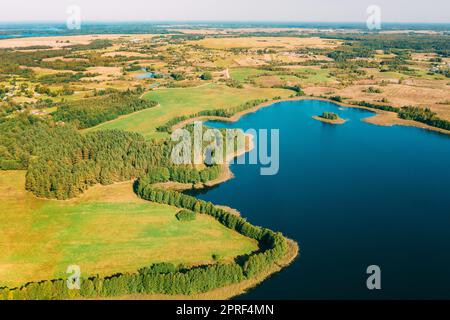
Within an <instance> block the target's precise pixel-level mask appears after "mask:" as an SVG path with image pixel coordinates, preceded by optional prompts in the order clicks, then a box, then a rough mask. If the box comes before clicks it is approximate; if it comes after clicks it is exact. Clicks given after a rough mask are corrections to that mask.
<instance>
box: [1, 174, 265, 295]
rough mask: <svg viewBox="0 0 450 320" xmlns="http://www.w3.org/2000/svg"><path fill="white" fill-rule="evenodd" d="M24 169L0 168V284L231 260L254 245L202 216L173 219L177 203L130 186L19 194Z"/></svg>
mask: <svg viewBox="0 0 450 320" xmlns="http://www.w3.org/2000/svg"><path fill="white" fill-rule="evenodd" d="M24 181H25V172H23V171H6V172H5V171H3V172H0V215H1V216H0V248H1V250H0V287H1V286H3V285H7V286H16V285H20V284H23V283H26V282H28V281H39V280H45V279H53V278H59V277H65V276H66V274H65V271H66V270H67V267H68V266H69V265H72V264H75V265H79V266H80V267H81V271H82V275H83V276H86V275H95V274H100V275H105V276H107V275H112V274H114V273H118V272H133V271H136V270H137V269H139V268H140V267H143V266H147V265H149V264H152V263H157V262H173V263H177V264H178V263H184V264H188V265H197V264H203V263H211V262H213V259H212V255H213V254H218V255H219V256H220V257H221V259H224V260H229V259H232V258H234V257H236V256H238V255H240V254H245V253H249V252H251V251H254V250H256V249H257V243H256V242H255V241H253V240H251V239H248V238H246V237H244V236H242V235H240V234H238V233H237V232H234V231H231V230H229V229H227V228H226V227H224V226H222V225H221V224H220V223H218V222H217V221H215V220H214V219H212V218H210V217H208V216H202V215H199V216H198V217H197V220H196V221H192V222H184V223H183V222H179V221H178V220H177V219H176V218H175V214H176V213H177V212H178V209H177V208H174V207H170V206H164V205H159V204H155V203H150V202H147V201H144V200H142V199H139V198H138V197H137V196H136V195H135V194H134V193H133V191H132V183H131V182H126V183H120V184H115V185H111V186H106V187H105V186H95V187H93V188H91V189H89V190H88V191H87V192H86V193H85V194H83V195H82V196H81V197H80V198H77V199H73V200H70V201H56V200H43V199H37V198H35V197H34V196H33V195H31V194H30V193H28V192H25V191H24Z"/></svg>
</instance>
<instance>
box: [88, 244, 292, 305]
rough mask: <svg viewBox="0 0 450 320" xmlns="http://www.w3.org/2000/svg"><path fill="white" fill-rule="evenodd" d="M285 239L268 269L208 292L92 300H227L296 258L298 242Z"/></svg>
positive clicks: (245, 290)
mask: <svg viewBox="0 0 450 320" xmlns="http://www.w3.org/2000/svg"><path fill="white" fill-rule="evenodd" d="M286 240H287V245H288V248H287V250H286V255H285V256H284V257H283V258H282V259H281V260H280V261H279V262H278V263H275V264H274V265H273V266H272V267H270V268H269V269H268V270H266V271H264V272H262V273H260V274H258V275H257V276H255V277H254V278H252V279H247V280H244V281H241V282H238V283H234V284H231V285H228V286H225V287H222V288H217V289H214V290H211V291H208V292H204V293H198V294H194V295H164V294H153V295H139V294H136V295H126V296H119V297H112V298H103V299H94V300H113V299H114V300H229V299H232V298H234V297H237V296H240V295H242V294H245V293H247V292H248V291H249V290H251V289H253V288H255V287H256V286H258V285H259V284H261V283H262V282H264V281H265V280H266V279H268V278H270V277H271V276H273V275H274V274H276V273H278V272H280V271H281V270H283V269H284V268H286V267H288V266H289V265H291V264H292V263H293V262H294V261H295V260H296V258H297V257H298V256H299V247H298V244H297V242H295V241H294V240H291V239H287V238H286Z"/></svg>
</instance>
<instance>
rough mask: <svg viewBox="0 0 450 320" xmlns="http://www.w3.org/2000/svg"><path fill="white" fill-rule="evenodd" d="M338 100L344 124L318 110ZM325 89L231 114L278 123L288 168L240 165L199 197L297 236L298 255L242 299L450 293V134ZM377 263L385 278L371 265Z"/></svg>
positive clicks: (250, 121)
mask: <svg viewBox="0 0 450 320" xmlns="http://www.w3.org/2000/svg"><path fill="white" fill-rule="evenodd" d="M324 111H332V112H335V113H337V114H339V115H340V117H342V118H344V119H348V122H347V123H346V124H344V125H340V126H335V125H330V124H325V123H322V122H319V121H316V120H313V119H312V118H311V117H312V116H314V115H320V114H322V112H324ZM372 115H373V114H372V113H370V112H367V111H363V110H358V109H347V108H341V107H339V106H336V105H334V104H332V103H328V102H322V101H313V100H306V101H295V102H282V103H277V104H274V105H273V106H271V107H268V108H265V109H261V110H259V111H258V112H256V113H254V114H249V115H246V116H244V117H243V118H241V120H240V121H238V122H236V123H233V124H224V123H208V124H209V125H212V126H215V127H234V128H243V129H247V128H255V129H258V128H265V129H270V128H277V129H280V171H279V174H278V175H275V176H261V175H260V174H259V172H260V167H259V166H257V165H232V171H233V172H234V174H235V176H236V177H235V179H233V180H230V181H228V182H226V183H224V184H222V185H220V186H218V187H216V188H213V189H210V190H208V191H206V192H203V194H197V196H198V197H200V198H202V199H205V200H208V201H212V202H214V203H217V204H224V205H228V206H231V207H234V208H236V209H238V210H239V211H241V213H242V215H243V216H244V217H247V218H248V219H249V221H251V222H252V223H254V224H256V225H261V226H265V227H269V228H271V229H272V230H276V231H281V232H283V233H284V234H285V235H286V236H288V237H289V238H292V239H295V240H296V241H297V242H298V243H299V245H300V250H301V254H300V257H299V258H298V259H297V260H296V262H295V263H294V264H292V265H291V266H290V267H288V268H286V269H284V270H283V271H282V272H281V273H278V274H276V275H275V276H273V277H272V278H270V279H268V280H266V281H265V282H263V283H262V284H261V285H259V286H258V287H257V288H255V289H252V290H251V291H250V292H248V293H247V294H245V295H243V296H241V297H238V299H316V298H331V299H361V298H363V299H367V298H369V299H372V298H373V299H377V298H382V299H391V298H430V299H431V298H450V184H449V182H450V138H449V137H447V136H444V135H441V134H437V133H433V132H428V131H425V130H421V129H417V128H412V127H400V126H395V127H381V126H375V125H371V124H368V123H365V122H362V121H361V119H363V118H366V117H369V116H372ZM373 264H375V265H379V266H380V267H381V271H382V279H381V284H382V290H381V291H376V292H374V291H369V290H368V289H367V287H366V279H367V274H366V269H367V267H368V266H369V265H373Z"/></svg>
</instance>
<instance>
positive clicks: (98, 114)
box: [52, 90, 158, 129]
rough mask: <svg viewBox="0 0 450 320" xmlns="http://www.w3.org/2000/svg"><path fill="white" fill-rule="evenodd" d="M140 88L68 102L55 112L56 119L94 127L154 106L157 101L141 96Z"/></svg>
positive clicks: (82, 126)
mask: <svg viewBox="0 0 450 320" xmlns="http://www.w3.org/2000/svg"><path fill="white" fill-rule="evenodd" d="M140 94H141V92H140V91H139V90H135V91H131V90H127V91H124V92H113V93H111V94H108V95H105V96H99V97H93V98H89V99H83V100H79V101H73V102H66V103H63V104H62V105H60V106H59V108H58V110H57V111H56V112H54V113H53V114H52V115H53V118H54V119H55V121H63V122H69V123H73V124H75V126H76V127H77V128H79V129H86V128H90V127H94V126H96V125H98V124H100V123H103V122H106V121H110V120H114V119H117V118H118V117H119V116H121V115H125V114H130V113H133V112H136V111H140V110H144V109H148V108H152V107H155V106H157V105H158V103H157V102H155V101H149V100H145V99H141V98H140Z"/></svg>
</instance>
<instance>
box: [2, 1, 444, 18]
mask: <svg viewBox="0 0 450 320" xmlns="http://www.w3.org/2000/svg"><path fill="white" fill-rule="evenodd" d="M1 2H2V6H1V10H0V23H2V22H11V21H65V20H66V18H67V16H68V14H67V13H66V10H67V8H68V7H69V6H70V5H77V6H79V7H80V8H81V18H82V21H277V22H283V21H285V22H365V21H366V20H367V17H368V14H367V13H366V10H367V7H369V6H370V5H373V4H375V5H378V6H379V7H380V8H381V19H382V22H437V23H450V0H427V1H419V0H315V1H312V0H58V1H55V0H39V1H36V0H1Z"/></svg>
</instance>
